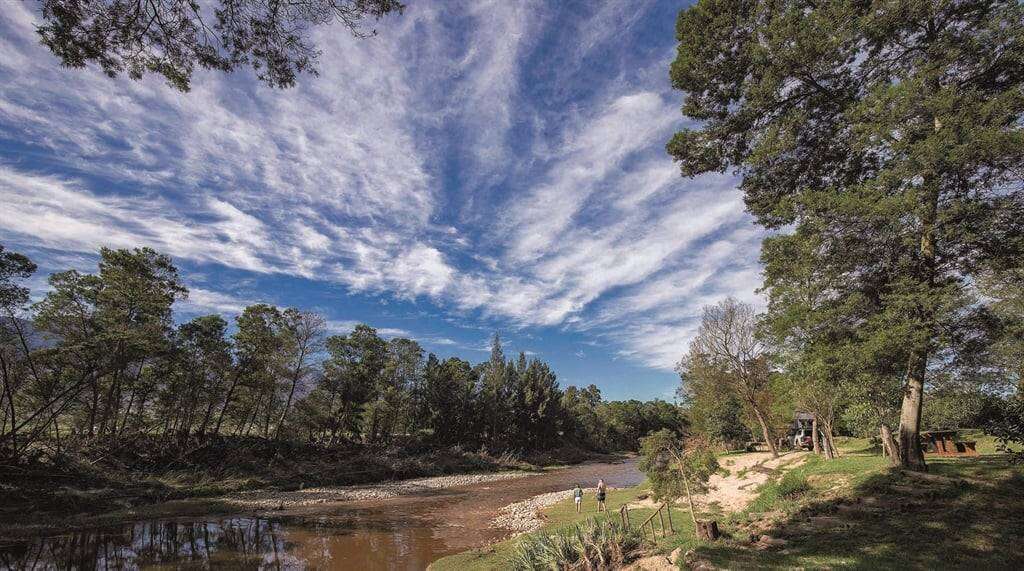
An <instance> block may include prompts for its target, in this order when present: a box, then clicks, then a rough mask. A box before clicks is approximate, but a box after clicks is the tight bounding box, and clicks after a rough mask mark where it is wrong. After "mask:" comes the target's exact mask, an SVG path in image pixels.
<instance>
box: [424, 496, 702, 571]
mask: <svg viewBox="0 0 1024 571" xmlns="http://www.w3.org/2000/svg"><path fill="white" fill-rule="evenodd" d="M649 492H650V486H649V484H648V483H646V482H645V483H643V484H641V485H639V486H635V487H632V488H624V489H621V490H610V491H609V492H608V497H607V500H606V504H607V506H608V511H607V512H602V513H600V514H599V513H596V512H595V511H594V510H595V508H594V505H593V502H591V503H590V505H587V504H586V503H585V504H584V505H585V507H586V508H589V509H587V510H586V511H584V512H583V513H580V514H577V513H576V507H575V505H574V504H573V502H572V500H571V499H567V500H564V501H561V502H559V503H557V504H555V505H553V506H550V507H548V508H546V509H545V510H543V512H542V513H543V514H544V517H545V519H546V520H547V523H546V524H545V526H544V527H543V528H541V529H540V530H539V531H537V532H535V533H543V534H554V533H564V532H567V531H568V530H569V529H570V528H572V527H573V526H574V525H576V524H578V523H581V522H584V521H586V520H588V519H593V518H596V519H605V518H611V519H618V518H619V508H620V507H622V505H623V504H626V503H629V502H632V501H634V500H636V499H637V497H638V496H641V495H643V494H645V493H649ZM654 511H655V510H653V509H642V508H637V509H630V510H629V521H630V524H631V525H632V526H638V525H639V524H640V523H641V522H643V521H644V520H646V519H647V518H648V517H649V516H650V515H651V514H653V513H654ZM672 525H673V527H674V528H675V530H676V533H675V535H669V536H668V537H665V538H661V537H659V538H658V540H657V542H656V543H655V544H654V545H651V543H650V542H649V543H647V544H646V547H647V548H648V549H653V550H655V551H659V552H661V551H664V552H668V551H671V550H673V549H675V548H676V547H683V551H686V550H688V549H691V548H692V547H694V546H695V545H697V544H698V541H697V540H696V538H695V535H694V529H693V522H692V521H691V519H690V514H689V511H686V510H683V509H680V508H679V507H673V508H672ZM658 529H659V531H660V524H659V527H658ZM524 537H525V536H519V537H514V538H512V539H509V540H506V541H503V542H500V543H497V544H495V545H492V546H489V547H485V548H481V549H474V550H471V551H466V552H463V553H458V554H456V555H451V556H448V557H444V558H442V559H439V560H437V561H435V562H434V563H433V564H431V566H430V569H431V571H484V570H487V571H489V570H492V569H506V568H508V567H509V566H510V563H511V561H510V560H511V557H512V554H513V551H514V550H515V548H516V546H517V545H518V544H519V543H520V542H521V541H523V538H524ZM648 539H650V537H649V536H648Z"/></svg>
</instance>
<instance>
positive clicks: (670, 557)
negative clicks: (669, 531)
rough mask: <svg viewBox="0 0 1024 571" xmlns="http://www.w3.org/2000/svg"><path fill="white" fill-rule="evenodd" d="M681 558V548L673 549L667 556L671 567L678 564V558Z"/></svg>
mask: <svg viewBox="0 0 1024 571" xmlns="http://www.w3.org/2000/svg"><path fill="white" fill-rule="evenodd" d="M682 556H683V548H682V547H677V548H675V549H674V550H673V551H672V553H669V554H668V560H669V561H671V562H672V564H673V565H678V564H679V558H680V557H682Z"/></svg>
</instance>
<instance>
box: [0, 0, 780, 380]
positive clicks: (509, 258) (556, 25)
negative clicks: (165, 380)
mask: <svg viewBox="0 0 1024 571" xmlns="http://www.w3.org/2000/svg"><path fill="white" fill-rule="evenodd" d="M408 4H409V6H408V9H407V10H406V13H405V14H404V15H403V16H401V17H395V18H388V19H386V20H385V21H382V22H380V23H378V24H377V25H376V26H375V27H376V29H377V30H378V35H377V36H376V37H374V38H370V39H362V40H360V39H354V38H352V37H350V35H349V34H348V33H347V32H345V31H344V30H343V29H342V28H341V27H337V26H336V27H331V28H322V29H319V30H317V32H316V34H315V39H316V41H317V42H318V44H319V47H320V48H321V49H322V50H323V53H322V55H321V58H320V62H319V67H320V72H321V75H320V77H318V78H313V77H302V78H301V80H300V84H299V86H297V87H296V88H293V89H290V90H285V91H280V90H273V89H271V88H268V87H265V86H263V85H262V84H260V83H258V82H257V81H256V80H255V79H254V77H253V76H252V74H251V73H249V72H248V71H239V72H236V73H233V74H230V75H222V74H216V73H207V72H202V71H200V72H197V74H196V76H195V77H194V79H193V89H192V91H191V92H190V93H187V94H182V93H179V92H176V91H174V90H172V89H171V88H169V87H168V86H167V85H165V83H164V82H163V80H162V79H160V78H159V77H148V78H146V79H144V80H142V81H132V80H130V79H127V78H124V77H122V78H119V79H117V80H114V81H111V80H109V79H107V78H106V77H104V76H103V75H102V74H100V73H99V72H98V71H96V70H95V69H87V70H73V71H69V70H62V69H60V68H59V66H58V64H57V62H56V60H55V59H54V58H53V57H52V56H51V55H50V54H49V52H48V51H47V50H46V49H45V48H43V47H42V46H41V45H39V44H38V41H37V40H36V37H35V35H34V32H33V22H35V21H36V18H37V15H36V13H35V12H34V11H35V9H36V4H35V3H31V2H30V3H20V2H18V3H9V4H6V5H5V8H4V10H3V11H2V12H0V54H2V57H0V204H2V205H3V207H2V208H0V241H2V242H3V243H4V244H5V245H6V246H7V247H9V248H11V249H14V250H17V251H22V252H24V253H26V254H29V255H30V256H31V257H32V258H33V259H34V260H35V261H36V262H37V263H38V264H39V265H40V269H41V271H40V275H39V276H38V277H37V278H36V279H35V280H34V281H33V282H32V284H31V285H32V286H33V289H34V293H35V295H37V296H38V295H41V294H42V293H43V292H44V291H45V276H46V275H47V274H48V273H49V272H51V271H54V270H58V269H66V268H70V267H75V268H79V269H82V270H87V271H93V270H94V268H95V261H96V258H95V253H96V251H97V249H98V248H99V247H100V246H110V247H136V246H142V245H148V246H151V247H154V248H156V249H158V250H160V251H162V252H165V253H167V254H170V255H171V256H173V258H174V259H175V262H176V263H177V265H178V266H179V268H180V269H181V271H182V274H183V276H184V278H185V281H186V282H187V284H188V286H189V287H190V289H191V295H190V298H189V300H188V301H187V302H185V303H182V304H180V306H179V307H177V308H176V309H177V315H178V318H179V319H188V318H190V317H192V316H194V315H198V314H203V313H211V312H219V313H223V314H225V315H227V316H232V315H234V314H236V313H237V312H238V311H239V310H240V308H242V307H244V305H245V304H247V303H252V302H257V301H262V302H267V303H274V304H277V305H280V306H296V307H301V308H305V309H314V310H317V311H319V312H321V313H323V314H324V316H325V317H326V318H327V319H328V323H329V325H330V327H331V329H332V331H334V332H339V333H343V332H345V331H347V330H348V329H350V328H351V327H352V325H353V324H354V323H356V322H360V321H362V322H367V323H369V324H371V325H372V326H374V327H377V328H378V330H380V331H381V333H382V334H383V335H385V336H409V337H412V338H415V339H417V340H419V341H420V342H421V344H422V345H423V346H424V347H425V348H426V349H427V350H428V351H433V352H435V353H437V354H439V355H441V356H448V355H458V356H461V357H463V358H465V359H468V360H470V361H473V362H477V361H481V360H483V359H485V358H486V356H487V352H486V349H487V340H488V337H489V336H490V335H491V334H492V332H494V331H499V332H500V333H501V335H502V336H503V338H504V339H505V341H506V345H507V347H506V350H507V352H508V353H509V354H512V353H516V352H518V351H526V352H528V353H529V354H535V355H537V356H539V357H540V358H543V359H545V360H546V361H548V362H550V363H551V364H552V365H553V366H554V368H555V370H556V372H557V373H558V374H559V380H560V383H561V384H562V385H563V386H566V385H569V384H577V385H585V384H589V383H595V384H597V385H598V386H599V387H600V388H601V389H602V392H603V393H604V395H605V396H606V397H607V398H615V399H617V398H641V399H646V398H653V397H661V398H671V395H672V392H673V391H674V389H675V387H676V386H677V384H678V377H677V376H676V375H675V373H674V372H673V371H672V368H673V365H674V364H675V362H676V361H678V359H679V358H680V357H681V356H682V354H683V353H684V352H685V351H686V346H687V344H688V342H689V340H690V338H691V337H692V335H693V332H694V331H695V329H696V325H697V321H698V317H699V313H700V309H701V307H702V306H703V305H705V304H709V303H714V302H716V301H718V300H719V299H721V298H723V297H725V296H727V295H733V296H736V297H738V298H740V299H743V300H748V301H752V302H754V303H757V304H760V303H761V302H760V300H759V298H758V297H757V296H756V294H755V291H754V290H755V289H756V288H757V286H758V285H759V283H760V266H759V265H758V261H757V255H758V248H759V242H760V239H761V236H762V233H761V231H760V230H759V229H758V228H756V227H755V226H754V224H753V222H752V219H751V218H750V216H749V215H747V214H746V213H745V212H744V209H743V203H742V198H741V195H740V193H739V192H738V191H737V190H736V179H735V178H734V177H732V176H730V175H727V174H722V175H708V176H703V177H700V178H696V179H689V180H687V179H683V178H681V177H680V176H679V173H678V170H677V168H676V167H675V165H674V164H673V163H672V161H671V160H670V159H669V157H668V156H667V155H666V154H665V151H664V146H665V143H666V142H667V141H668V139H669V137H670V136H671V134H672V133H673V132H674V131H675V130H677V129H678V128H680V127H681V126H683V125H684V124H685V123H684V119H683V117H682V116H681V115H680V113H679V107H680V105H681V102H682V96H681V94H679V93H675V92H673V91H672V90H671V88H670V86H669V83H668V64H669V62H670V61H671V59H672V57H673V53H674V48H675V45H674V44H675V39H674V20H675V14H676V12H677V11H678V9H679V8H680V5H679V4H678V3H676V2H643V1H637V2H607V3H603V4H602V3H599V2H537V3H528V2H505V1H494V2H466V3H461V2H427V1H425V0H417V1H411V2H409V3H408Z"/></svg>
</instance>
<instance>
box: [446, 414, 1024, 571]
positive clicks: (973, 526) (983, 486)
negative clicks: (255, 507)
mask: <svg viewBox="0 0 1024 571" xmlns="http://www.w3.org/2000/svg"><path fill="white" fill-rule="evenodd" d="M960 438H961V439H962V440H975V441H976V442H977V448H978V451H979V452H980V456H978V457H975V458H938V457H932V456H929V457H927V461H928V465H929V474H930V475H935V476H940V477H939V478H931V477H927V479H926V478H921V477H919V476H914V475H907V474H905V473H902V472H899V471H892V470H890V469H889V464H888V461H887V459H885V458H882V457H881V455H880V454H879V453H878V451H877V449H876V448H873V447H872V446H871V443H870V441H869V440H868V439H866V438H838V439H837V442H836V444H837V446H838V448H839V450H840V457H839V458H837V459H836V460H832V461H828V460H825V459H823V458H820V457H813V456H812V457H810V458H809V459H808V460H807V462H805V463H803V464H801V465H798V466H796V467H794V468H793V469H792V470H789V471H788V472H786V473H785V474H784V475H782V476H781V477H778V476H776V477H774V478H772V479H770V480H769V481H768V482H766V483H765V484H763V485H762V486H761V487H760V488H759V489H758V497H757V498H756V499H755V500H754V501H753V502H752V503H751V504H750V505H749V506H748V507H747V508H746V509H744V510H743V511H742V512H739V513H735V514H730V515H728V516H725V515H720V514H719V515H718V516H717V517H718V518H719V523H720V527H721V528H722V530H723V532H724V535H725V537H724V538H723V539H722V540H720V541H716V542H713V543H706V542H701V541H698V540H697V539H696V538H695V537H694V530H693V524H692V523H691V521H690V519H689V514H688V513H687V512H686V511H684V510H681V509H675V508H674V509H673V523H674V524H675V527H676V529H677V533H676V534H675V535H673V536H670V537H668V538H665V539H661V540H659V541H658V543H657V544H656V545H655V546H654V549H655V550H657V551H660V552H663V553H668V552H670V551H672V550H673V549H675V548H676V547H682V548H683V552H686V551H689V550H691V549H693V550H694V552H695V554H696V556H697V558H698V559H703V560H705V561H708V562H710V563H711V564H713V565H715V566H717V567H720V568H724V569H794V568H803V569H821V568H828V569H864V570H869V569H968V568H972V569H1024V550H1022V549H1021V547H1020V546H1021V538H1024V517H1021V515H1020V514H1022V513H1024V466H1019V465H1012V464H1010V463H1009V462H1008V461H1007V458H1006V456H1005V455H1004V454H1002V453H1000V452H997V450H996V442H995V440H994V439H993V438H991V437H989V436H985V435H984V434H981V433H980V431H972V430H962V431H961V432H960ZM738 475H739V476H742V472H740V473H739V474H738ZM646 489H647V486H646V485H643V486H638V487H637V488H630V489H627V490H616V491H613V492H611V493H610V494H609V501H608V505H609V512H608V513H609V514H611V515H613V516H615V515H617V510H618V508H619V507H620V506H621V505H622V504H623V503H625V502H628V501H632V500H633V499H635V498H636V496H637V495H639V494H641V493H643V492H644V491H646ZM787 492H788V493H787ZM651 513H652V510H639V509H638V510H631V511H630V520H631V522H634V523H638V522H639V521H641V520H642V519H644V518H646V517H647V516H648V515H650V514H651ZM546 515H547V517H548V525H546V526H545V528H544V529H543V530H542V532H544V533H553V532H554V531H556V530H564V529H566V527H567V526H571V525H573V524H574V523H577V522H579V521H582V520H584V519H586V518H590V517H595V514H594V513H593V512H590V513H584V514H582V515H578V514H576V513H575V509H574V507H573V505H572V502H571V501H565V502H562V503H559V504H556V505H554V506H552V507H551V508H549V509H548V510H547V511H546ZM598 517H604V516H598ZM760 535H768V536H771V537H774V538H780V539H784V540H785V541H786V542H787V543H786V545H785V546H784V547H782V546H780V547H774V548H769V549H757V548H756V547H755V545H754V544H753V543H752V542H751V536H760ZM518 541H520V539H511V540H508V541H505V542H502V543H499V544H497V545H495V546H493V547H490V548H486V549H482V550H474V551H470V552H466V553H462V554H458V555H454V556H451V557H447V558H444V559H441V560H440V561H438V562H436V563H435V564H434V565H433V566H431V569H434V570H435V571H445V570H457V571H475V570H484V569H487V570H489V569H502V568H506V567H507V566H508V562H509V559H508V557H509V554H510V553H511V549H513V548H514V546H515V545H516V544H517V542H518Z"/></svg>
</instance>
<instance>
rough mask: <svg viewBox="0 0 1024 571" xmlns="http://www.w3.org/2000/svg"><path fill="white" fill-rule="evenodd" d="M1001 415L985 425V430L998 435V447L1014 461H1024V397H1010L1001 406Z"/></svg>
mask: <svg viewBox="0 0 1024 571" xmlns="http://www.w3.org/2000/svg"><path fill="white" fill-rule="evenodd" d="M1001 409H1002V410H1001V411H1000V414H999V417H998V418H997V419H995V420H993V421H991V422H989V424H988V425H987V426H986V427H985V432H986V433H987V434H991V435H992V436H995V437H996V440H997V441H998V442H999V444H998V448H999V449H1000V450H1002V451H1004V452H1006V453H1007V454H1009V455H1010V459H1011V461H1013V462H1024V451H1022V450H1021V449H1020V446H1021V445H1024V397H1021V396H1017V397H1015V398H1011V399H1008V400H1007V401H1006V402H1005V403H1004V404H1003V406H1002V407H1001Z"/></svg>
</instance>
